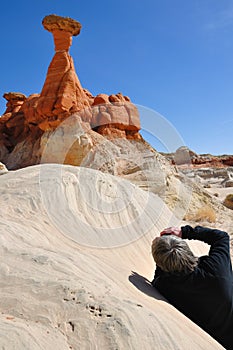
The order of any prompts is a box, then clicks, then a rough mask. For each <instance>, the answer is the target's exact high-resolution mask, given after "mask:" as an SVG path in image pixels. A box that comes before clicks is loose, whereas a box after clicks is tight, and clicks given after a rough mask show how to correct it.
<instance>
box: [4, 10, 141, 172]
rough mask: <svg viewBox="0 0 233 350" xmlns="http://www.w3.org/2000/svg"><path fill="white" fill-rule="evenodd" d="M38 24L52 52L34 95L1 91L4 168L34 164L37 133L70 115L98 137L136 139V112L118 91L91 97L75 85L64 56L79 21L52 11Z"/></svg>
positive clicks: (67, 57)
mask: <svg viewBox="0 0 233 350" xmlns="http://www.w3.org/2000/svg"><path fill="white" fill-rule="evenodd" d="M42 24H43V26H44V28H45V29H46V30H48V31H49V32H51V33H52V35H53V38H54V45H55V54H54V57H53V59H52V61H51V63H50V65H49V68H48V72H47V76H46V79H45V83H44V86H43V88H42V91H41V93H40V94H32V95H30V96H29V97H26V96H25V95H24V94H22V93H16V92H9V93H6V94H4V96H3V97H4V98H5V99H6V100H7V109H6V111H5V113H4V114H3V115H2V117H1V118H0V139H1V141H0V157H1V158H0V161H2V162H4V163H5V164H6V165H7V167H8V168H9V169H11V168H20V167H24V166H28V165H33V164H37V163H39V162H40V161H41V154H42V152H43V145H44V141H45V139H46V138H45V137H44V138H43V142H42V143H43V145H41V138H42V136H43V135H44V134H45V133H50V132H53V131H54V130H55V129H56V128H57V127H59V126H60V125H61V123H62V122H63V121H65V120H67V118H68V117H70V116H71V115H76V116H78V117H79V121H80V123H81V124H82V123H83V125H85V127H84V129H85V130H87V129H89V130H92V131H93V133H94V132H96V133H98V134H100V135H102V136H104V138H108V139H112V138H125V139H129V140H137V141H140V140H142V138H141V136H140V134H139V133H138V131H139V130H140V119H139V113H138V110H137V108H136V106H135V105H134V104H132V103H131V101H130V99H129V97H127V96H123V95H122V94H121V93H118V94H112V95H110V96H108V95H106V94H99V95H97V96H93V95H92V94H91V93H90V92H89V91H88V90H86V89H83V87H82V86H81V83H80V81H79V79H78V76H77V74H76V72H75V68H74V63H73V59H72V57H71V56H70V54H69V48H70V46H71V44H72V37H73V36H77V35H78V34H79V33H80V30H81V24H80V23H79V22H77V21H75V20H73V19H71V18H68V17H60V16H57V15H49V16H46V17H45V18H44V19H43V21H42ZM74 120H77V118H76V119H74ZM89 136H90V135H89ZM92 136H93V134H92ZM93 137H94V136H93ZM94 138H95V137H94ZM97 138H98V137H97ZM68 158H69V159H74V158H75V155H72V156H71V157H68ZM74 163H75V165H77V161H75V162H74Z"/></svg>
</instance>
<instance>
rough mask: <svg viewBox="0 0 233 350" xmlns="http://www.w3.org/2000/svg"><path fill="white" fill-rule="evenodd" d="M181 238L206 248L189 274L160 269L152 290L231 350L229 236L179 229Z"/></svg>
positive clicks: (232, 317) (232, 278)
mask: <svg viewBox="0 0 233 350" xmlns="http://www.w3.org/2000/svg"><path fill="white" fill-rule="evenodd" d="M181 230H182V238H184V239H197V240H200V241H203V242H205V243H207V244H209V245H210V246H211V247H210V250H209V255H206V256H202V257H200V258H199V261H198V266H197V267H196V268H195V270H194V271H193V272H191V273H189V274H179V275H178V274H177V275H176V274H169V273H166V272H163V271H162V270H161V269H160V268H159V267H157V268H156V270H155V277H154V280H153V281H152V284H153V286H154V287H156V288H157V289H158V290H159V292H160V293H161V294H162V295H164V296H165V297H166V298H167V300H168V301H169V302H170V303H171V304H172V305H174V306H175V307H176V308H177V309H178V310H180V311H181V312H182V313H183V314H185V315H186V316H187V317H188V318H190V319H191V320H192V321H193V322H195V323H196V324H197V325H199V326H200V327H201V328H203V329H204V330H205V331H206V332H207V333H209V334H210V335H211V336H212V337H213V338H215V339H216V340H217V341H218V342H219V343H220V344H222V345H223V346H224V347H225V348H226V349H227V350H233V274H232V266H231V258H230V248H229V235H228V234H227V233H226V232H223V231H219V230H216V229H209V228H205V227H201V226H197V227H195V228H192V227H191V226H184V227H182V228H181Z"/></svg>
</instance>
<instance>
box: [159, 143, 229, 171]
mask: <svg viewBox="0 0 233 350" xmlns="http://www.w3.org/2000/svg"><path fill="white" fill-rule="evenodd" d="M161 154H163V155H164V156H165V157H166V158H167V159H168V160H169V161H170V162H171V164H173V165H178V166H179V165H180V166H182V167H185V166H190V165H192V167H194V168H204V167H207V168H208V167H215V168H224V167H231V166H233V155H227V154H224V155H218V156H215V155H212V154H197V153H195V152H193V151H192V150H190V149H189V148H188V147H186V146H181V147H179V148H178V149H177V150H176V152H174V153H161Z"/></svg>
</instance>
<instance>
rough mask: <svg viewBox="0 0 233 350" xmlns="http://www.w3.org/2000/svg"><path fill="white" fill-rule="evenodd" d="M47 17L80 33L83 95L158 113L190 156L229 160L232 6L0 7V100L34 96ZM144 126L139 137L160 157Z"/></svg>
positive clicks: (157, 0)
mask: <svg viewBox="0 0 233 350" xmlns="http://www.w3.org/2000/svg"><path fill="white" fill-rule="evenodd" d="M53 13H54V14H57V15H61V16H67V17H72V18H74V19H76V20H78V21H80V22H81V23H82V25H83V28H82V31H81V34H80V35H79V36H78V37H75V38H74V40H73V45H72V48H71V50H70V53H71V55H72V57H73V59H74V62H75V67H76V71H77V73H78V76H79V78H80V80H81V83H82V85H83V87H85V88H87V89H89V90H90V91H91V92H92V93H93V94H94V95H96V94H98V93H101V92H103V93H107V94H111V93H117V92H122V93H123V94H124V95H128V96H130V98H131V100H132V101H133V102H134V103H136V104H138V105H142V106H145V107H146V108H149V109H150V110H154V111H157V112H158V113H160V114H161V115H162V116H163V117H164V118H165V119H164V120H165V122H167V123H168V124H169V125H170V127H172V128H173V129H174V130H176V133H177V134H178V135H179V136H180V137H181V138H182V139H183V142H184V144H186V145H187V146H188V147H190V148H191V149H192V150H194V151H195V152H197V153H212V154H223V153H227V154H233V147H232V144H233V142H232V139H233V1H232V0H143V1H139V0H118V1H111V0H100V1H96V0H95V1H94V0H89V1H79V0H57V1H55V0H53V1H51V0H33V1H28V0H22V1H18V0H17V1H16V0H12V1H10V2H6V1H4V2H2V3H1V14H0V26H1V37H0V40H1V56H0V57H1V58H0V59H1V62H0V63H1V64H0V69H1V73H0V77H1V80H0V88H1V91H0V94H1V95H3V93H4V92H8V91H19V92H22V93H25V94H26V95H30V94H31V93H38V92H40V91H41V89H42V86H43V82H44V79H45V76H46V71H47V68H48V65H49V63H50V61H51V59H52V56H53V53H54V51H53V41H52V35H51V33H49V32H47V31H45V30H44V29H43V27H42V24H41V21H42V19H43V17H44V16H46V15H48V14H53ZM4 110H5V100H4V99H3V98H0V114H2V113H3V112H4ZM146 118H148V117H146ZM149 118H151V119H150V121H151V123H150V121H149V123H148V120H147V121H146V122H145V123H144V116H143V115H142V129H145V130H146V131H144V132H143V133H144V135H145V136H146V137H147V138H148V139H149V140H151V142H152V143H154V144H155V147H156V148H157V149H158V150H159V151H160V150H161V151H164V149H163V146H161V148H160V145H159V144H158V145H156V137H157V136H158V135H157V134H160V132H159V131H158V129H159V127H160V126H159V125H157V124H156V123H155V121H156V118H155V119H154V120H153V113H152V114H151V115H150V116H149ZM148 125H149V126H148ZM148 128H149V130H148ZM150 134H151V135H153V136H150ZM167 137H170V136H169V132H168V133H167ZM172 137H173V135H172V134H171V138H172ZM158 138H160V139H161V137H160V136H159V137H158ZM162 138H163V137H162ZM165 138H166V137H165ZM166 143H167V141H166V140H165V141H164V140H163V139H161V145H162V144H164V146H165V148H166ZM168 148H169V147H168ZM165 150H166V149H165ZM170 150H171V149H169V151H170Z"/></svg>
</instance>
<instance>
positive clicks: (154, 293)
mask: <svg viewBox="0 0 233 350" xmlns="http://www.w3.org/2000/svg"><path fill="white" fill-rule="evenodd" d="M129 281H130V282H131V283H132V284H133V285H134V286H135V287H136V288H137V289H139V290H140V291H141V292H143V293H145V294H147V295H148V296H149V297H152V298H155V299H157V300H162V301H165V302H167V300H166V299H165V298H164V297H163V296H162V295H161V294H160V293H159V291H158V290H157V289H156V288H155V287H153V286H152V284H151V282H150V281H149V280H148V279H147V278H146V277H144V276H142V275H139V274H138V273H137V272H135V271H132V272H131V275H130V276H129Z"/></svg>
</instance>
